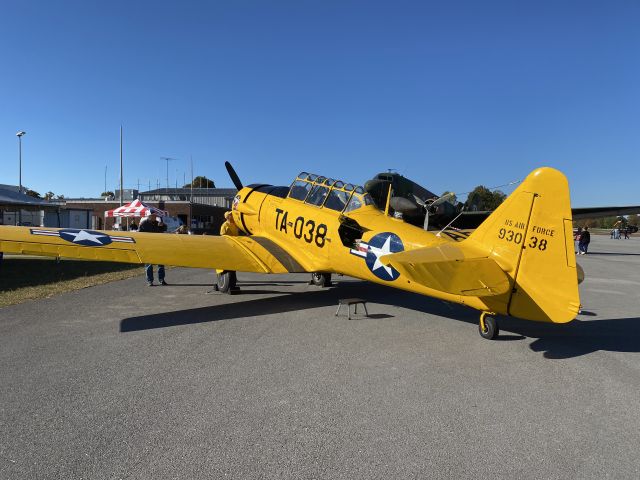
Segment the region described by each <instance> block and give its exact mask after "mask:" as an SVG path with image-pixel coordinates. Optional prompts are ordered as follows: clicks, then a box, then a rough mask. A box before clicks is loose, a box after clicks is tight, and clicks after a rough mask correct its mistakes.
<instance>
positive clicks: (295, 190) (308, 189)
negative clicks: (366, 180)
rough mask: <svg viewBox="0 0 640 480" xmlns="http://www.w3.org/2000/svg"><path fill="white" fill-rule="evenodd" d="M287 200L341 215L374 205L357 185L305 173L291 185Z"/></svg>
mask: <svg viewBox="0 0 640 480" xmlns="http://www.w3.org/2000/svg"><path fill="white" fill-rule="evenodd" d="M289 198H293V199H295V200H300V201H301V202H305V203H306V204H308V205H315V206H317V207H324V208H328V209H330V210H335V211H336V212H343V213H347V212H351V211H353V210H356V209H358V208H360V207H362V206H363V205H373V204H374V203H373V200H372V199H371V197H370V196H369V194H368V193H366V192H365V191H364V188H362V187H360V186H358V185H352V184H350V183H344V182H342V181H340V180H334V179H333V178H327V177H322V176H320V175H316V174H314V173H307V172H302V173H300V175H298V176H297V177H296V179H295V180H294V182H293V183H292V184H291V188H290V189H289Z"/></svg>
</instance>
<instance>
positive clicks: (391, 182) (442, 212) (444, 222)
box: [364, 172, 640, 231]
mask: <svg viewBox="0 0 640 480" xmlns="http://www.w3.org/2000/svg"><path fill="white" fill-rule="evenodd" d="M364 188H365V190H366V191H367V193H369V195H371V198H373V201H374V202H375V204H376V206H377V207H378V208H379V209H380V210H384V211H388V212H389V213H391V214H395V215H396V216H401V217H402V218H403V219H404V221H405V222H407V223H410V224H412V225H416V226H420V227H423V228H424V229H425V230H442V229H444V228H449V227H451V228H453V229H460V230H467V229H475V228H477V227H478V226H479V225H480V224H481V223H482V222H483V221H484V220H485V219H486V218H487V217H488V216H489V215H490V214H491V211H486V210H485V211H470V210H465V209H464V204H463V203H460V202H456V201H455V200H454V194H445V195H442V196H440V195H436V194H435V193H433V192H431V191H430V190H427V189H426V188H424V187H423V186H421V185H418V184H417V183H416V182H414V181H413V180H411V179H409V178H406V177H404V176H402V175H400V174H399V173H394V172H385V173H379V174H377V175H376V176H375V177H373V178H372V179H371V180H369V181H367V182H366V183H365V184H364ZM571 213H572V217H573V220H581V219H587V218H598V217H608V216H614V215H615V216H620V215H634V214H638V213H640V206H624V207H590V208H573V209H571ZM635 231H637V228H636V229H635Z"/></svg>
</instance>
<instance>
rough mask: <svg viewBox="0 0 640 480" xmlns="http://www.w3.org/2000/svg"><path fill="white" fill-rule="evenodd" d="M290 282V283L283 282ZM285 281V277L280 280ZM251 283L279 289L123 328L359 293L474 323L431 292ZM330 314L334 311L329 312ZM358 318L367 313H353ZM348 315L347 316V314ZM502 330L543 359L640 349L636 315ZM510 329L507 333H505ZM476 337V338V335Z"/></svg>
mask: <svg viewBox="0 0 640 480" xmlns="http://www.w3.org/2000/svg"><path fill="white" fill-rule="evenodd" d="M287 283H288V282H287ZM283 284H284V282H283ZM253 285H256V286H257V285H264V286H274V284H269V283H268V282H265V283H264V284H262V283H261V284H255V283H251V284H249V283H247V284H242V283H241V284H240V286H241V290H240V292H238V294H237V295H234V297H235V296H241V295H242V294H245V295H247V294H275V293H278V294H281V295H278V296H276V297H268V298H258V299H252V300H247V301H240V302H232V303H228V304H222V305H212V306H210V307H200V308H194V309H188V310H181V311H175V312H163V313H157V314H153V315H143V316H138V317H130V318H125V319H123V320H122V321H121V322H120V331H121V332H123V333H126V332H134V331H141V330H149V329H156V328H166V327H174V326H179V325H191V324H198V323H207V322H215V321H219V320H233V319H238V318H245V317H260V316H263V315H272V314H278V313H285V312H293V311H300V312H304V311H305V310H307V309H312V308H320V307H327V306H331V307H337V304H338V299H339V298H349V297H360V298H363V299H365V300H367V301H370V302H371V303H372V304H373V305H371V306H370V307H369V312H371V313H370V315H369V317H368V319H373V320H375V319H388V318H394V317H393V315H388V314H379V313H375V311H372V310H375V307H374V305H375V304H376V303H378V304H387V305H391V306H396V307H401V308H406V309H411V310H414V311H418V312H423V313H426V314H429V315H438V316H442V317H447V318H451V319H454V320H458V321H461V322H465V323H470V324H474V325H476V324H477V323H478V312H476V311H475V310H473V309H470V308H468V307H464V306H460V305H456V304H449V303H447V302H443V301H440V300H437V299H433V298H430V297H424V296H421V295H418V294H413V293H409V292H403V291H400V290H395V289H392V288H387V287H384V286H380V285H375V284H371V283H367V282H359V281H348V282H341V283H340V285H339V286H337V287H336V288H328V289H313V290H307V291H304V292H300V291H298V292H289V291H287V289H286V288H284V289H281V290H271V289H269V290H266V289H265V290H246V289H244V288H243V287H245V286H253ZM203 294H204V292H203ZM332 315H333V314H332ZM579 317H597V314H596V313H594V312H583V314H582V315H581V316H579ZM353 318H354V319H357V320H368V319H366V318H364V317H363V318H360V317H357V316H354V317H353ZM345 320H346V318H345ZM499 322H500V329H501V333H500V336H499V337H498V341H500V340H502V341H509V340H511V341H513V340H526V339H527V338H531V339H534V340H533V342H531V344H530V346H529V347H530V348H531V350H533V351H534V352H542V354H543V356H544V357H545V358H549V359H566V358H573V357H579V356H582V355H587V354H589V353H593V352H596V351H598V350H603V351H611V352H640V318H637V317H634V318H617V319H593V320H581V319H577V320H574V321H573V322H570V323H568V324H562V325H553V324H546V323H538V322H529V321H526V320H520V319H517V318H512V317H500V318H499ZM507 332H508V333H507ZM479 341H480V339H479Z"/></svg>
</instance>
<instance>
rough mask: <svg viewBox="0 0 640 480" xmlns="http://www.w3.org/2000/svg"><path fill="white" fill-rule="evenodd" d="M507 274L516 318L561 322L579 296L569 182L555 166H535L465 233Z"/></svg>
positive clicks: (509, 305) (509, 304) (510, 304)
mask: <svg viewBox="0 0 640 480" xmlns="http://www.w3.org/2000/svg"><path fill="white" fill-rule="evenodd" d="M467 241H468V242H471V243H475V244H476V245H477V246H478V247H480V248H482V249H484V250H488V251H489V252H490V256H491V258H493V259H494V260H495V261H496V262H497V263H498V265H500V267H501V268H502V269H503V270H504V271H505V272H506V273H507V274H508V275H509V277H510V278H511V279H512V282H513V289H512V291H511V294H510V296H509V299H508V302H507V305H506V308H505V306H504V304H503V305H502V308H497V310H498V311H503V310H506V311H505V312H504V313H508V314H509V315H512V316H514V317H519V318H525V319H529V320H538V321H546V322H555V323H564V322H568V321H571V320H573V319H574V318H575V316H576V315H577V314H578V310H579V308H580V297H579V294H578V275H577V271H576V259H575V252H574V243H573V226H572V221H571V204H570V199H569V185H568V182H567V179H566V177H565V176H564V175H563V174H562V173H560V172H559V171H558V170H555V169H553V168H548V167H545V168H539V169H537V170H535V171H534V172H532V173H531V174H529V176H527V178H526V179H525V180H524V182H522V184H521V185H520V186H519V187H518V188H517V189H516V190H515V191H514V192H513V193H512V194H511V195H510V196H509V197H508V198H507V199H506V200H505V201H504V203H503V204H502V205H500V207H498V209H496V211H495V212H493V213H492V214H491V215H490V216H489V218H487V220H485V221H484V222H483V223H482V225H480V227H479V228H478V229H477V230H476V231H475V232H474V233H473V234H472V235H471V236H470V237H469V239H468V240H467Z"/></svg>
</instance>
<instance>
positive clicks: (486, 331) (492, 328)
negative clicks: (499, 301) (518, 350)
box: [478, 312, 500, 340]
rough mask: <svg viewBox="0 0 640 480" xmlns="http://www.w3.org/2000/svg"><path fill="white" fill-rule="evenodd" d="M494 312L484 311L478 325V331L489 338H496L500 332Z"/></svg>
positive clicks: (483, 336)
mask: <svg viewBox="0 0 640 480" xmlns="http://www.w3.org/2000/svg"><path fill="white" fill-rule="evenodd" d="M494 315H495V313H493V312H482V313H481V314H480V324H479V325H478V331H479V332H480V336H481V337H482V338H486V339H487V340H495V339H496V338H497V337H498V334H499V333H500V329H499V328H498V321H497V320H496V318H495V317H494Z"/></svg>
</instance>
